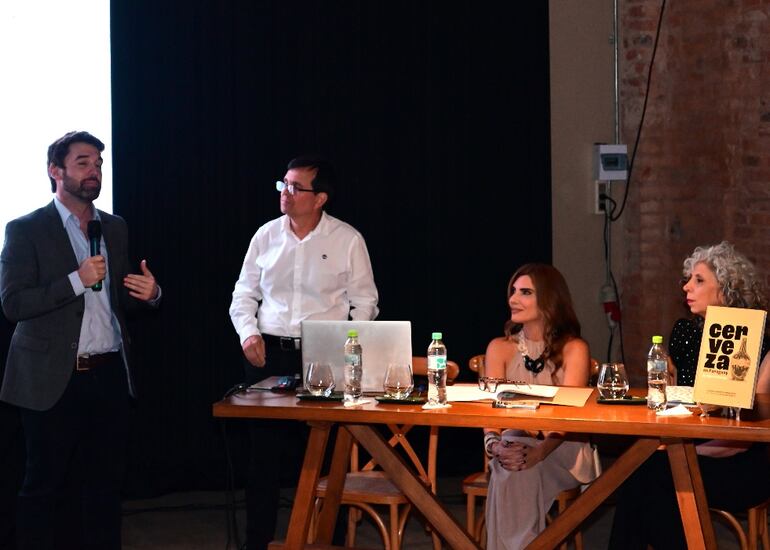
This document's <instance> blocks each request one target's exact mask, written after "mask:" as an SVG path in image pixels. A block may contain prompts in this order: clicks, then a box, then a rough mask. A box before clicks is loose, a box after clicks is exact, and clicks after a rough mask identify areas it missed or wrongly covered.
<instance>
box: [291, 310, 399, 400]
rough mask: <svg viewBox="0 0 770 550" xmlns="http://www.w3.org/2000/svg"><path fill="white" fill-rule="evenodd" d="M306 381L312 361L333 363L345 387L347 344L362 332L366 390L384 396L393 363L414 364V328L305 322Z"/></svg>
mask: <svg viewBox="0 0 770 550" xmlns="http://www.w3.org/2000/svg"><path fill="white" fill-rule="evenodd" d="M301 327H302V329H301V330H302V379H303V380H304V379H305V376H306V374H307V366H308V363H310V362H311V361H322V362H325V363H329V364H330V365H331V367H332V372H333V373H334V383H335V385H336V387H337V389H338V390H341V389H342V387H343V385H344V380H345V377H344V366H345V350H344V348H345V340H347V337H348V331H349V330H351V329H355V330H357V331H358V341H359V343H360V344H361V349H362V352H363V359H362V361H363V378H362V382H361V385H362V389H363V391H365V392H376V393H382V391H383V389H382V383H383V381H384V379H385V371H386V370H387V368H388V364H389V363H406V364H409V365H411V364H412V324H411V323H410V322H409V321H302V325H301Z"/></svg>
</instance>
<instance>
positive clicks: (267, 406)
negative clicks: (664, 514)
mask: <svg viewBox="0 0 770 550" xmlns="http://www.w3.org/2000/svg"><path fill="white" fill-rule="evenodd" d="M213 413H214V416H216V417H222V418H280V419H289V420H298V421H304V422H307V423H308V424H309V425H310V427H311V430H310V436H309V439H308V443H307V451H306V454H305V459H304V462H303V465H302V472H301V474H300V479H299V483H298V485H297V493H296V496H295V500H294V507H293V508H292V512H291V517H290V520H289V528H288V533H287V537H286V541H285V543H284V545H283V548H287V549H292V550H293V549H295V548H303V547H304V545H305V541H306V540H307V534H308V529H309V524H310V516H311V510H312V507H313V502H314V493H315V487H316V484H317V481H318V477H319V475H320V471H321V463H322V461H323V456H324V452H325V449H326V445H327V442H328V436H329V431H330V429H331V427H332V425H334V424H340V426H342V427H343V428H344V429H340V430H339V432H338V436H337V441H336V445H335V449H334V456H333V460H332V467H331V472H330V478H329V485H328V489H327V498H326V499H325V501H324V507H323V509H322V510H321V514H320V518H319V531H318V539H317V542H318V543H320V544H329V543H330V542H331V536H332V531H333V527H334V522H335V519H336V515H337V509H338V508H339V500H340V495H341V492H342V485H343V482H344V477H345V472H346V470H347V465H348V454H349V449H350V445H351V441H352V439H351V437H352V438H355V439H356V440H357V441H358V442H359V443H360V444H361V445H362V446H363V447H364V448H365V449H366V450H367V451H368V452H369V453H370V454H371V455H372V457H373V458H374V459H376V460H377V462H378V463H379V464H380V465H382V467H383V469H384V470H385V471H386V472H387V473H388V475H389V476H390V477H391V478H392V479H393V481H394V483H395V484H396V485H397V486H398V487H399V488H400V489H401V490H402V491H403V492H404V494H406V496H407V497H408V498H409V499H410V500H411V501H412V503H413V504H414V505H415V506H416V507H417V508H418V509H419V510H420V511H421V512H422V514H423V515H424V516H425V518H426V519H427V520H428V521H429V522H430V523H431V524H432V525H434V526H435V527H436V528H437V529H438V532H439V533H440V534H441V535H442V536H443V537H444V539H445V540H446V541H447V543H448V544H449V546H450V547H451V548H454V549H466V548H467V549H471V548H473V549H475V548H478V546H477V545H476V543H475V542H474V541H473V540H472V538H471V537H470V535H469V534H468V533H467V532H466V531H465V529H464V528H463V527H462V526H460V525H459V524H458V523H457V522H456V521H455V520H454V519H453V518H452V516H451V515H450V514H449V513H448V512H447V510H446V509H445V508H444V507H443V505H442V504H441V502H440V501H438V500H437V499H436V497H435V496H434V495H433V494H432V493H431V492H430V491H429V490H428V489H427V488H426V487H425V486H424V485H423V484H422V483H421V482H420V481H419V480H418V479H417V478H416V477H415V476H414V474H413V473H412V471H411V470H410V468H409V467H407V465H406V464H405V463H404V462H403V461H402V459H401V457H399V456H398V454H397V453H395V452H394V451H393V449H392V448H391V447H390V446H389V445H388V443H387V441H385V440H384V439H383V437H382V436H381V435H380V433H379V431H378V430H377V429H376V425H378V424H387V423H397V424H415V425H422V426H444V427H462V428H480V427H490V428H491V427H496V428H518V429H522V430H555V431H567V432H582V433H588V434H615V435H626V436H635V437H636V438H637V439H636V441H635V443H634V444H633V445H631V447H630V448H629V449H628V450H627V451H625V452H624V453H623V454H622V455H621V456H620V457H619V458H618V459H617V460H616V461H615V462H614V463H613V464H612V465H611V466H610V467H609V468H608V469H607V470H606V471H605V472H604V473H603V474H602V475H601V476H600V477H599V478H598V479H597V480H596V481H594V482H593V483H592V484H591V485H590V486H589V487H588V489H587V490H586V491H585V492H583V494H582V495H581V496H580V498H579V499H578V500H577V501H575V503H573V505H571V506H569V507H568V508H567V510H566V511H565V512H563V513H562V514H560V515H559V516H558V517H557V518H556V519H555V520H554V521H553V522H552V523H551V524H550V525H549V526H548V528H547V529H546V530H545V531H543V532H542V533H541V534H540V535H539V536H538V537H537V538H536V539H535V540H534V541H533V542H532V544H531V545H530V546H529V548H555V547H556V546H557V545H558V544H559V543H560V542H561V541H562V540H563V539H564V538H565V537H566V536H567V535H569V533H571V532H572V531H573V530H574V529H575V528H576V527H577V526H578V525H580V523H581V522H582V521H583V520H584V519H585V518H586V517H588V516H589V515H590V514H591V512H593V511H594V510H595V509H596V508H597V507H598V506H599V505H600V504H601V503H602V502H603V501H604V500H605V499H606V498H607V497H608V496H609V495H610V494H612V492H613V491H614V490H615V489H616V488H617V487H618V486H619V485H620V484H621V483H622V482H623V481H624V480H625V479H626V478H627V477H628V476H629V475H630V474H631V473H632V472H633V471H634V470H636V468H638V467H639V465H641V464H642V463H643V462H644V461H645V460H646V459H647V458H648V457H649V456H650V455H651V454H652V453H653V452H655V450H656V449H657V448H658V447H659V446H660V445H661V444H666V445H667V447H666V448H667V452H668V456H669V460H670V463H671V468H672V472H673V477H674V486H675V488H676V492H677V500H678V502H679V509H680V512H681V515H682V523H683V525H684V530H685V535H686V537H687V546H688V548H690V549H697V548H709V549H711V548H716V538H715V536H714V530H713V526H712V524H711V518H710V516H709V511H708V505H707V503H706V496H705V493H704V491H703V482H702V480H701V477H700V470H699V468H698V462H697V458H696V455H695V447H694V445H693V442H692V440H693V439H694V438H698V439H738V440H749V441H770V395H759V396H757V399H756V403H755V407H754V410H753V411H747V410H744V411H742V413H741V420H733V419H727V418H722V417H721V416H711V417H708V418H700V417H699V416H697V415H692V416H688V417H658V416H656V415H655V414H654V412H653V411H649V410H648V409H647V407H645V406H643V405H604V404H598V403H597V402H596V391H594V395H592V396H591V397H590V398H589V400H588V403H587V404H586V406H585V407H563V406H553V405H542V406H541V407H540V408H539V409H537V410H518V409H495V408H492V407H491V406H490V404H489V403H454V404H453V405H452V407H451V408H448V409H441V410H431V411H424V410H422V409H421V408H420V406H419V405H393V404H378V403H376V402H375V401H372V403H370V404H367V405H363V406H361V407H356V408H346V407H343V406H342V404H341V403H338V402H318V401H299V400H297V399H296V397H294V396H293V395H281V394H271V393H249V394H248V396H246V397H238V396H233V397H230V398H228V399H226V400H224V401H221V402H219V403H215V404H214V406H213ZM479 448H481V434H479Z"/></svg>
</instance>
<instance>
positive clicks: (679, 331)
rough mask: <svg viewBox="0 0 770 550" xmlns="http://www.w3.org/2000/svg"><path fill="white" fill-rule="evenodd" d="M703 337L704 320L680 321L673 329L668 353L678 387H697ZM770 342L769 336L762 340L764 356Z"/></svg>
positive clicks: (762, 355) (697, 318)
mask: <svg viewBox="0 0 770 550" xmlns="http://www.w3.org/2000/svg"><path fill="white" fill-rule="evenodd" d="M702 336H703V318H702V317H696V318H695V319H679V320H678V321H677V322H676V323H674V328H672V329H671V337H670V338H669V340H668V353H669V355H670V356H671V360H672V361H673V362H674V365H675V366H676V383H677V385H678V386H693V385H695V370H696V368H697V367H698V354H699V353H700V341H701V337H702ZM769 347H770V340H768V338H767V336H765V337H764V338H763V339H762V354H761V355H760V360H761V359H762V358H763V357H764V356H765V354H766V353H767V350H768V348H769Z"/></svg>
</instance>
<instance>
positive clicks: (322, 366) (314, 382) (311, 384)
mask: <svg viewBox="0 0 770 550" xmlns="http://www.w3.org/2000/svg"><path fill="white" fill-rule="evenodd" d="M305 389H306V390H307V391H309V392H310V393H311V394H312V395H322V396H324V397H329V396H330V395H331V394H332V391H334V374H332V368H331V366H329V364H328V363H319V362H311V363H308V365H307V371H306V376H305Z"/></svg>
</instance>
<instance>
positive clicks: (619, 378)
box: [596, 363, 628, 399]
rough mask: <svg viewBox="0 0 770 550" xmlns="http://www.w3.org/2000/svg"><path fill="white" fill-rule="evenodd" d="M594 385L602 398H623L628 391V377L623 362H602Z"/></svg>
mask: <svg viewBox="0 0 770 550" xmlns="http://www.w3.org/2000/svg"><path fill="white" fill-rule="evenodd" d="M596 387H597V388H598V390H599V396H600V397H602V398H603V399H623V398H624V397H625V396H626V392H627V391H628V377H627V376H626V367H625V366H624V365H623V363H602V368H601V370H600V371H599V381H598V382H597V384H596Z"/></svg>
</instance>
